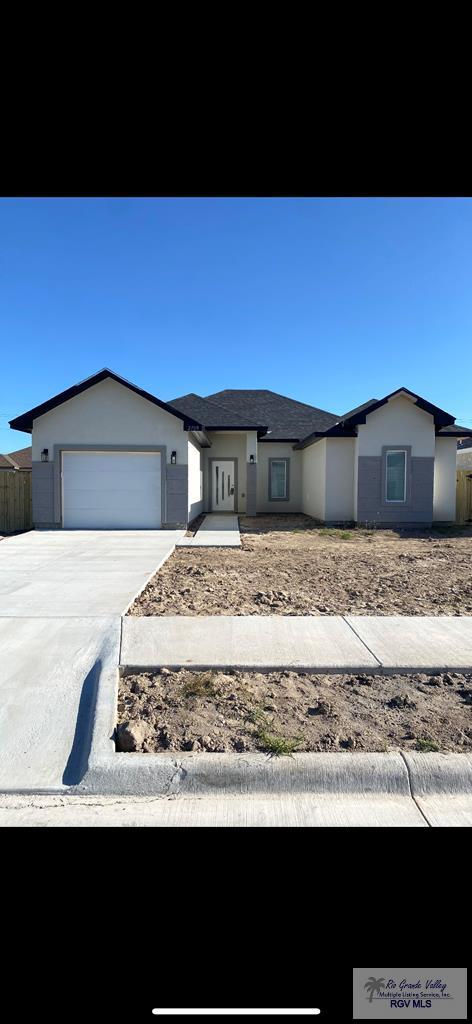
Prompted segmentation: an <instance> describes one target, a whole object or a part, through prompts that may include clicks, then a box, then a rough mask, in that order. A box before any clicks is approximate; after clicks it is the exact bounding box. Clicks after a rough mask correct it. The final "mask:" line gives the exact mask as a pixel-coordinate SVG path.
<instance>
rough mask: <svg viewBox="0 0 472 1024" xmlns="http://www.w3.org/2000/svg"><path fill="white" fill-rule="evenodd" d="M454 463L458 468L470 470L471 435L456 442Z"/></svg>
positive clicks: (471, 466)
mask: <svg viewBox="0 0 472 1024" xmlns="http://www.w3.org/2000/svg"><path fill="white" fill-rule="evenodd" d="M456 464H457V468H458V469H470V470H472V437H465V438H464V440H463V441H458V442H457V453H456Z"/></svg>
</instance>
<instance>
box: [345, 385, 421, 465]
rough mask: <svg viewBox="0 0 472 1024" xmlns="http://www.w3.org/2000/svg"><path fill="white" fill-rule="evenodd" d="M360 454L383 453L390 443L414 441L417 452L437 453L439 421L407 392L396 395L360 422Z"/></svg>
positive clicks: (413, 448)
mask: <svg viewBox="0 0 472 1024" xmlns="http://www.w3.org/2000/svg"><path fill="white" fill-rule="evenodd" d="M357 433H358V454H359V455H380V454H381V453H382V448H383V447H384V446H386V445H389V444H391V445H401V444H404V445H411V448H412V455H414V456H429V457H431V456H434V450H435V424H434V417H433V415H432V414H431V413H429V412H426V411H425V410H424V409H421V408H420V407H419V406H418V405H417V404H416V403H415V402H414V401H412V400H411V399H410V398H408V397H406V396H404V395H401V394H400V395H396V396H394V397H393V398H390V399H389V400H388V401H387V402H385V403H384V404H383V405H381V406H380V408H378V409H375V410H374V411H373V412H370V413H369V415H368V416H366V419H365V423H363V424H359V425H358V427H357Z"/></svg>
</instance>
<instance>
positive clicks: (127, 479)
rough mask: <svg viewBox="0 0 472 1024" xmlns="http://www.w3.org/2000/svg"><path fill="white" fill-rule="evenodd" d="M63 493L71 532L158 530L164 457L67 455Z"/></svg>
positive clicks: (125, 454) (64, 507) (67, 522)
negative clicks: (107, 529) (83, 529)
mask: <svg viewBox="0 0 472 1024" xmlns="http://www.w3.org/2000/svg"><path fill="white" fill-rule="evenodd" d="M62 492H63V525H64V526H65V527H66V528H67V527H68V528H70V529H74V528H77V529H79V528H85V529H87V528H90V529H93V528H102V529H106V528H110V529H113V528H115V529H116V528H120V527H121V528H123V529H158V528H159V527H160V525H161V460H160V456H159V454H157V453H152V454H149V455H148V454H142V453H140V452H133V453H129V452H126V453H121V452H120V453H112V452H97V453H95V452H80V453H73V452H64V454H63V470H62Z"/></svg>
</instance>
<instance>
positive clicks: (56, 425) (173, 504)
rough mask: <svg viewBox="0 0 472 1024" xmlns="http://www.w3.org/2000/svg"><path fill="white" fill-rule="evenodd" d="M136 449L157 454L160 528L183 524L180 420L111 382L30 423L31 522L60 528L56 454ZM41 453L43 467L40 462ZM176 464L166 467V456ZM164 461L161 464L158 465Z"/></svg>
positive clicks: (184, 438) (184, 442)
mask: <svg viewBox="0 0 472 1024" xmlns="http://www.w3.org/2000/svg"><path fill="white" fill-rule="evenodd" d="M80 445H83V446H84V448H89V449H90V448H97V449H100V448H101V447H102V446H103V448H105V449H106V448H114V447H115V446H116V447H117V448H120V449H121V450H123V449H126V447H127V446H128V445H129V447H130V450H136V449H138V448H140V446H142V448H143V450H146V451H149V450H150V449H153V448H154V447H155V448H156V449H159V450H160V452H161V458H162V466H161V473H162V476H161V492H162V501H163V515H162V525H166V524H174V523H179V524H181V523H185V522H186V519H187V512H188V499H187V487H188V434H187V432H186V431H184V429H183V423H182V420H180V419H177V418H176V417H175V416H173V415H172V414H171V413H168V412H166V411H165V410H164V409H160V408H159V406H156V405H154V404H153V403H152V402H147V401H146V400H145V399H144V398H140V396H139V395H136V394H134V392H132V391H129V390H128V388H126V387H123V385H121V384H118V383H117V382H116V381H114V380H109V379H108V380H104V381H101V382H100V383H99V384H95V385H94V386H93V387H91V388H89V389H88V390H87V391H84V392H83V393H82V394H80V395H77V396H76V397H75V398H71V399H69V401H68V402H64V403H63V404H62V405H60V406H58V407H57V408H56V409H51V411H50V412H48V413H45V415H44V416H40V417H38V419H36V420H34V423H33V434H32V448H33V467H32V468H33V522H34V523H35V525H38V526H60V525H61V484H60V469H61V467H60V449H61V447H62V446H64V447H65V448H67V447H68V446H70V447H71V448H76V449H77V447H79V446H80ZM43 448H47V449H48V451H49V462H47V463H42V462H41V451H42V449H43ZM172 451H176V452H177V465H175V466H172V465H170V457H171V452H172ZM164 456H165V457H166V461H167V465H166V464H165V463H164Z"/></svg>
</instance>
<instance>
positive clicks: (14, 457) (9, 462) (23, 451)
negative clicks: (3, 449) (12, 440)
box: [0, 446, 32, 469]
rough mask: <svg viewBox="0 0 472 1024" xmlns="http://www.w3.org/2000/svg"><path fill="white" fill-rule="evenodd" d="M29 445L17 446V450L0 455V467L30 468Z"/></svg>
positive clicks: (30, 451) (30, 452)
mask: <svg viewBox="0 0 472 1024" xmlns="http://www.w3.org/2000/svg"><path fill="white" fill-rule="evenodd" d="M31 454H32V449H31V446H30V447H29V448H19V449H18V451H17V452H9V453H8V455H0V469H31Z"/></svg>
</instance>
